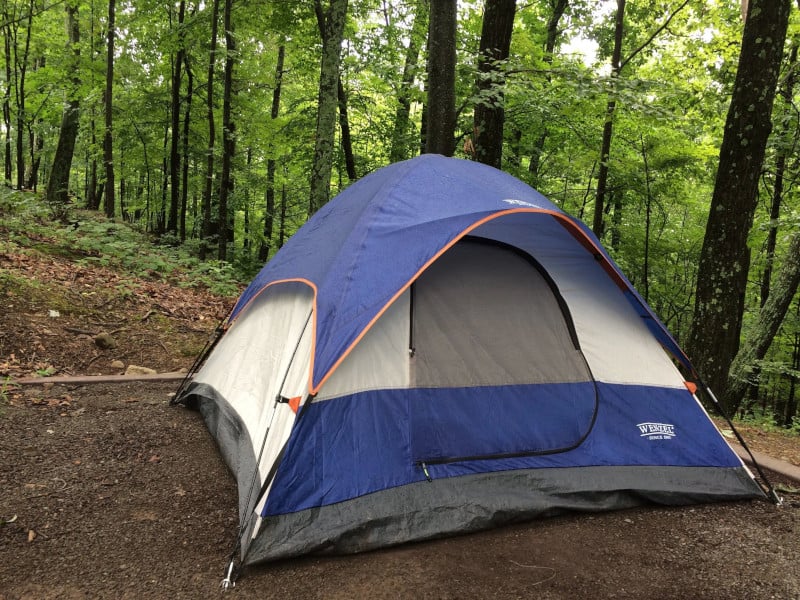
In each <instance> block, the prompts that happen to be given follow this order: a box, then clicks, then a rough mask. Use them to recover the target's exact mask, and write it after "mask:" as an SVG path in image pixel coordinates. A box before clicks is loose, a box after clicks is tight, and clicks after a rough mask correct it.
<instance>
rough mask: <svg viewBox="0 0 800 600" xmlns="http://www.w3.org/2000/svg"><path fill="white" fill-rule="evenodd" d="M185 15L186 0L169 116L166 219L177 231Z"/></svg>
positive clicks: (181, 7)
mask: <svg viewBox="0 0 800 600" xmlns="http://www.w3.org/2000/svg"><path fill="white" fill-rule="evenodd" d="M185 16H186V0H181V1H180V3H179V4H178V51H177V52H176V53H175V61H174V63H173V65H172V99H171V102H170V105H171V107H170V116H171V117H172V123H171V129H172V139H171V143H170V151H169V180H170V194H169V218H168V219H167V232H168V233H177V232H178V206H179V205H180V198H181V195H180V187H181V186H180V172H181V169H180V162H181V154H180V150H179V148H180V138H181V134H180V127H181V69H183V57H184V55H185V53H186V51H185V50H184V42H183V40H184V34H183V21H184V18H185Z"/></svg>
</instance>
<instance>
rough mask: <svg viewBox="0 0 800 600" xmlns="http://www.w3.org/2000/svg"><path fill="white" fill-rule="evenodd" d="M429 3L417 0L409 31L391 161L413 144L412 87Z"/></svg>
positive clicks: (403, 155) (407, 152)
mask: <svg viewBox="0 0 800 600" xmlns="http://www.w3.org/2000/svg"><path fill="white" fill-rule="evenodd" d="M428 3H429V0H417V2H416V4H415V6H416V12H415V14H414V24H413V25H412V26H411V33H409V39H408V48H406V59H405V63H404V65H403V77H402V80H401V81H400V89H399V90H398V92H397V111H396V112H395V117H394V130H393V132H392V146H391V150H390V151H389V161H390V162H398V161H400V160H404V159H406V158H408V157H409V149H410V148H411V146H412V144H411V143H409V140H408V139H407V136H408V125H409V119H410V116H411V98H412V95H411V89H412V88H413V86H414V79H415V77H416V70H417V61H419V49H420V43H421V42H422V40H423V39H424V38H425V36H426V35H427V31H428Z"/></svg>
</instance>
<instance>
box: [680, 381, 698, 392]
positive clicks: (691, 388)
mask: <svg viewBox="0 0 800 600" xmlns="http://www.w3.org/2000/svg"><path fill="white" fill-rule="evenodd" d="M683 385H685V386H686V389H687V390H689V391H690V392H692V393H693V394H696V393H697V384H696V383H695V382H694V381H684V382H683Z"/></svg>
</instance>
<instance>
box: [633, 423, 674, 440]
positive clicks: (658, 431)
mask: <svg viewBox="0 0 800 600" xmlns="http://www.w3.org/2000/svg"><path fill="white" fill-rule="evenodd" d="M636 426H637V427H638V428H639V432H640V433H639V437H643V438H647V439H648V440H671V439H672V438H674V437H675V436H676V435H678V434H677V433H675V425H672V424H670V423H639V424H638V425H636Z"/></svg>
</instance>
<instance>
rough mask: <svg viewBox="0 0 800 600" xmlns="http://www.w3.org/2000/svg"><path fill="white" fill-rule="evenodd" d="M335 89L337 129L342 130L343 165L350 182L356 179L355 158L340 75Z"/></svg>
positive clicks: (345, 96)
mask: <svg viewBox="0 0 800 600" xmlns="http://www.w3.org/2000/svg"><path fill="white" fill-rule="evenodd" d="M336 90H337V91H336V96H337V102H338V104H339V129H340V131H341V132H342V151H343V153H344V166H345V170H346V171H347V179H348V180H350V181H351V182H352V181H355V180H356V179H358V175H357V174H356V159H355V156H354V155H353V140H352V139H351V137H350V119H349V118H348V117H347V93H346V92H345V91H344V86H343V85H342V78H341V77H339V83H338V84H337V87H336Z"/></svg>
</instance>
